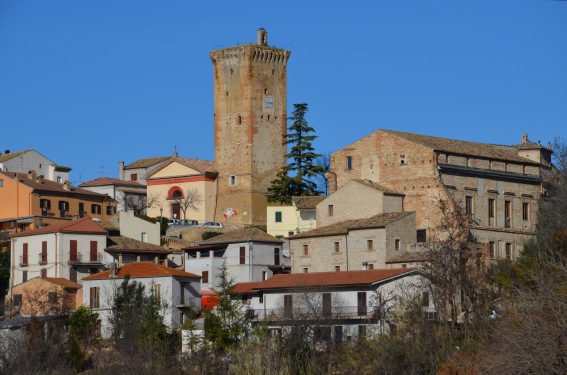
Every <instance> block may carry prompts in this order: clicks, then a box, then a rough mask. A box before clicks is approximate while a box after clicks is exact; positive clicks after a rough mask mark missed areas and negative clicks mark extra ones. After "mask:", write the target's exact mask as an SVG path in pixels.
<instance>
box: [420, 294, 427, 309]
mask: <svg viewBox="0 0 567 375" xmlns="http://www.w3.org/2000/svg"><path fill="white" fill-rule="evenodd" d="M421 306H424V307H428V306H429V292H423V293H422V294H421Z"/></svg>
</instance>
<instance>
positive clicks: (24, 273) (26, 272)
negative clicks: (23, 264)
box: [22, 270, 28, 283]
mask: <svg viewBox="0 0 567 375" xmlns="http://www.w3.org/2000/svg"><path fill="white" fill-rule="evenodd" d="M26 281H28V271H27V270H26V271H22V283H25V282H26Z"/></svg>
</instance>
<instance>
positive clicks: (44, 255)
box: [39, 241, 47, 264]
mask: <svg viewBox="0 0 567 375" xmlns="http://www.w3.org/2000/svg"><path fill="white" fill-rule="evenodd" d="M46 263H47V241H42V242H41V256H40V259H39V264H46Z"/></svg>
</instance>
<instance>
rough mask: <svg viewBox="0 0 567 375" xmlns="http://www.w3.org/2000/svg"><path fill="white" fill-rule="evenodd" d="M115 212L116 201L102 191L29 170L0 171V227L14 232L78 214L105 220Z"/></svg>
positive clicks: (64, 219)
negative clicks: (83, 187)
mask: <svg viewBox="0 0 567 375" xmlns="http://www.w3.org/2000/svg"><path fill="white" fill-rule="evenodd" d="M115 212H116V201H115V200H114V199H112V198H110V197H109V196H108V195H106V194H99V193H95V192H92V191H88V190H85V189H81V188H78V187H75V186H72V185H71V184H70V183H69V181H65V183H62V184H61V183H57V182H54V181H49V180H47V179H45V178H44V177H43V176H37V175H36V173H35V172H33V171H30V172H29V173H27V174H25V173H15V172H2V171H0V231H9V232H11V233H17V232H21V231H25V230H28V229H33V228H38V227H41V226H44V225H52V224H57V223H61V222H63V221H68V220H71V219H74V218H81V217H90V218H93V219H95V220H105V219H107V218H108V217H109V216H111V215H113V214H114V213H115Z"/></svg>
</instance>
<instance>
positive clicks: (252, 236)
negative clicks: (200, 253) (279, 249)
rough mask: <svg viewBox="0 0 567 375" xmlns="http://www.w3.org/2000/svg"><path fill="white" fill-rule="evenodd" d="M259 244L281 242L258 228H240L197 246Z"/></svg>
mask: <svg viewBox="0 0 567 375" xmlns="http://www.w3.org/2000/svg"><path fill="white" fill-rule="evenodd" d="M239 242H261V243H275V244H282V243H283V241H282V240H280V239H277V238H276V237H274V236H272V235H270V234H268V233H266V232H264V231H263V230H261V229H258V228H242V229H237V230H233V231H230V232H226V233H223V234H221V235H218V236H215V237H211V238H209V239H208V240H205V241H202V242H200V243H199V244H221V243H239Z"/></svg>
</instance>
